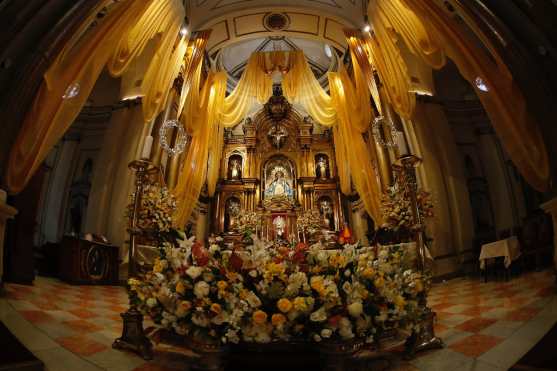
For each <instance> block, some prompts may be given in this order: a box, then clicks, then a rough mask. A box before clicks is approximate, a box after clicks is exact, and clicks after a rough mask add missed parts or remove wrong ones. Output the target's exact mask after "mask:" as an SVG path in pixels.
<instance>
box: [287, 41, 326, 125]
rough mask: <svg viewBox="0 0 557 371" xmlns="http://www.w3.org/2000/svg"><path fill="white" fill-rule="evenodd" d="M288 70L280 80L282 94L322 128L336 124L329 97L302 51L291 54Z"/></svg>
mask: <svg viewBox="0 0 557 371" xmlns="http://www.w3.org/2000/svg"><path fill="white" fill-rule="evenodd" d="M293 54H294V55H293V56H292V65H291V66H290V70H289V71H288V73H286V74H285V75H284V77H283V79H282V92H283V93H284V96H285V97H286V99H288V101H289V102H291V103H293V104H299V105H301V106H302V107H304V108H305V109H306V111H307V112H308V113H309V114H310V115H311V117H312V118H313V119H314V120H316V121H317V122H319V123H320V124H321V125H324V126H333V125H334V124H335V123H336V114H335V110H334V107H333V105H332V101H331V97H330V96H329V95H328V94H327V93H326V92H325V91H324V90H323V88H322V87H321V85H320V84H319V81H317V79H316V78H315V76H314V74H313V72H311V69H310V68H309V65H308V63H307V61H306V57H305V56H304V53H303V52H302V51H295V52H293Z"/></svg>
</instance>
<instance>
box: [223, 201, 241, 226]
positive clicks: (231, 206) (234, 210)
mask: <svg viewBox="0 0 557 371" xmlns="http://www.w3.org/2000/svg"><path fill="white" fill-rule="evenodd" d="M238 215H240V201H239V200H238V199H236V198H230V199H228V201H227V202H226V215H225V216H226V220H225V226H226V230H227V231H228V232H231V231H233V230H234V229H235V228H236V222H237V218H238Z"/></svg>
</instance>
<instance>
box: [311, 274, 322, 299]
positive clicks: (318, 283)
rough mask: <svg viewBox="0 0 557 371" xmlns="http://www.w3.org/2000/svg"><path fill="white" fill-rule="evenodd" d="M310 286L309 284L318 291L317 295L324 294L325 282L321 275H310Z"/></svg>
mask: <svg viewBox="0 0 557 371" xmlns="http://www.w3.org/2000/svg"><path fill="white" fill-rule="evenodd" d="M310 286H311V288H312V289H314V290H315V291H317V292H318V293H319V295H324V294H325V284H324V281H323V277H320V276H317V277H316V276H314V277H311V280H310Z"/></svg>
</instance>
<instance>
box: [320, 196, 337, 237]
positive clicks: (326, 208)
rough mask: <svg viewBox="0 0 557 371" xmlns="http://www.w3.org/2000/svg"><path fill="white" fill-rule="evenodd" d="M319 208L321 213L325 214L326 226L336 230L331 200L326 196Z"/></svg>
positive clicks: (328, 228)
mask: <svg viewBox="0 0 557 371" xmlns="http://www.w3.org/2000/svg"><path fill="white" fill-rule="evenodd" d="M319 208H320V211H321V215H323V224H324V225H325V228H326V229H327V230H329V231H331V230H334V220H333V207H332V205H331V201H330V200H328V199H326V198H325V199H323V200H321V203H320V205H319Z"/></svg>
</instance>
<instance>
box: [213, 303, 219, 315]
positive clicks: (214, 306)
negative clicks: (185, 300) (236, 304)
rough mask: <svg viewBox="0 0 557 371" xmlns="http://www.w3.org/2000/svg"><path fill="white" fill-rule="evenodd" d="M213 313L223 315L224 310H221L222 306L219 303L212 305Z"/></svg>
mask: <svg viewBox="0 0 557 371" xmlns="http://www.w3.org/2000/svg"><path fill="white" fill-rule="evenodd" d="M211 312H213V313H215V314H221V312H222V308H221V306H220V304H218V303H213V304H211Z"/></svg>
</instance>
